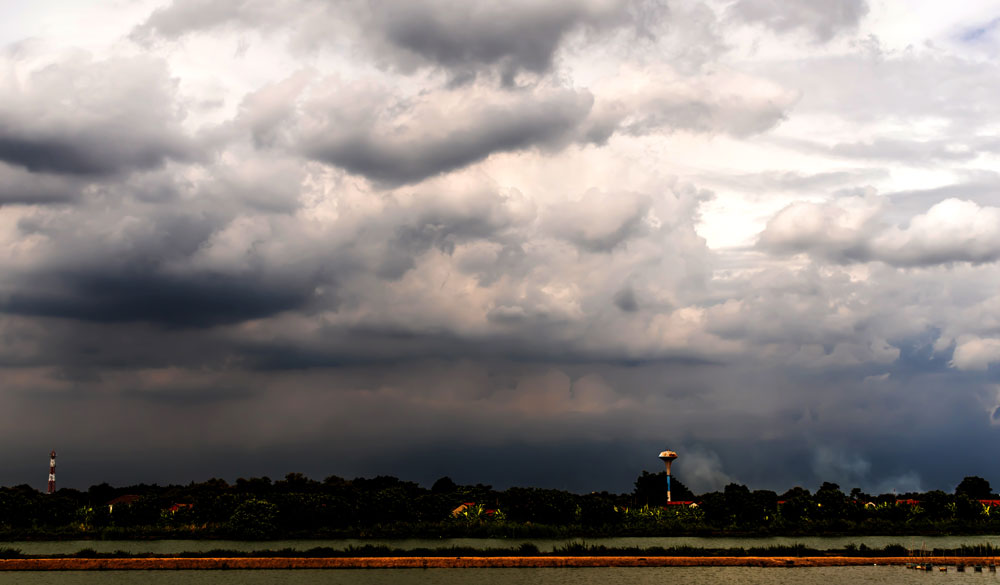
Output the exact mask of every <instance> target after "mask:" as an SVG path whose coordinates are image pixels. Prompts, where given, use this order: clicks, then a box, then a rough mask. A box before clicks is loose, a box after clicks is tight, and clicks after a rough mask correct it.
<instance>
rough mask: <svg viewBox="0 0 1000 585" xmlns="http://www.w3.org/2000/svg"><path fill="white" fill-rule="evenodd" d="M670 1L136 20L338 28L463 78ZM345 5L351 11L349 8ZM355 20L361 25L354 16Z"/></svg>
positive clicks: (366, 6) (197, 11) (163, 12)
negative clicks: (571, 35) (580, 32)
mask: <svg viewBox="0 0 1000 585" xmlns="http://www.w3.org/2000/svg"><path fill="white" fill-rule="evenodd" d="M664 12H665V9H655V10H654V9H652V7H644V6H643V5H642V4H641V3H638V2H608V1H606V0H571V1H566V2H526V1H520V0H519V1H516V2H503V3H501V2H492V1H490V2H477V3H475V4H469V3H465V2H454V1H452V0H419V1H414V2H399V1H397V0H379V1H377V2H352V1H341V2H332V3H327V2H320V1H318V0H297V1H296V0H293V1H286V2H281V3H278V4H275V3H273V2H259V1H256V0H251V1H249V2H244V1H241V2H219V3H215V4H213V6H212V8H211V9H210V10H205V9H203V7H202V6H200V5H199V4H198V3H197V2H192V1H190V0H174V1H173V2H172V3H170V4H169V5H167V6H164V7H162V8H159V9H157V10H156V11H154V12H153V13H152V14H151V15H150V16H149V18H148V19H147V20H146V21H145V22H144V23H142V24H141V25H139V26H137V27H136V28H135V29H134V30H133V33H132V36H133V38H135V39H137V40H141V41H146V42H148V41H149V40H152V39H154V38H167V39H177V38H180V37H183V36H185V35H187V34H190V33H195V32H205V31H210V30H213V29H217V28H220V27H228V28H257V29H260V30H263V31H273V30H275V29H278V28H282V27H289V28H290V29H292V30H293V31H294V32H293V34H292V43H293V44H294V45H296V46H298V47H321V46H324V45H328V44H331V43H336V42H339V39H338V36H331V31H336V32H338V33H340V35H347V36H348V37H350V38H353V40H355V41H357V42H358V43H359V44H360V45H362V46H365V47H366V48H367V50H368V51H369V53H370V54H371V55H372V56H373V57H374V58H375V59H377V60H379V61H381V62H383V63H385V64H389V65H391V66H393V67H394V68H396V69H399V70H402V71H407V72H412V71H413V70H415V69H417V68H420V67H425V66H432V67H442V68H445V69H447V70H450V71H452V73H453V74H454V75H455V76H456V77H457V78H459V79H461V78H467V77H468V76H470V75H471V76H472V77H475V75H476V73H477V72H479V71H481V70H484V69H487V70H488V69H493V70H496V71H498V72H499V73H500V74H501V75H502V76H503V77H504V78H505V79H506V80H507V82H508V83H510V82H512V81H513V79H514V77H515V76H516V75H517V73H518V72H521V71H525V72H530V73H534V74H541V73H545V72H547V71H548V70H549V69H551V68H552V66H553V61H554V59H555V56H556V53H557V51H558V50H559V48H560V45H561V44H562V42H563V41H564V39H565V38H566V37H567V36H568V35H570V34H571V33H574V32H577V31H582V32H589V33H595V32H601V31H606V30H613V29H616V28H619V27H622V26H632V27H638V26H641V25H642V24H643V23H641V22H639V19H640V18H654V19H655V18H658V17H659V16H660V15H661V14H662V13H664ZM345 15H346V16H347V18H345ZM352 25H353V26H352Z"/></svg>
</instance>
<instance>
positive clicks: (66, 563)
mask: <svg viewBox="0 0 1000 585" xmlns="http://www.w3.org/2000/svg"><path fill="white" fill-rule="evenodd" d="M915 560H916V559H913V558H912V557H611V556H607V557H605V556H590V557H577V556H572V557H570V556H565V557H548V556H547V557H346V558H301V557H300V558H295V557H257V558H247V557H232V558H223V557H216V558H177V557H143V558H117V559H81V558H32V559H4V560H0V571H116V570H183V569H187V570H191V569H197V570H209V569H251V570H258V569H459V568H460V569H472V568H482V569H487V568H586V567H850V566H865V565H869V566H870V565H906V564H908V563H912V562H914V561H915ZM919 560H920V562H921V563H925V564H926V563H931V564H934V565H942V566H943V565H966V566H973V565H983V566H988V565H991V564H995V559H994V558H993V557H923V558H921V559H919Z"/></svg>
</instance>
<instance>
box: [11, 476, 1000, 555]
mask: <svg viewBox="0 0 1000 585" xmlns="http://www.w3.org/2000/svg"><path fill="white" fill-rule="evenodd" d="M672 488H673V495H674V499H675V502H674V505H669V506H668V505H665V504H666V502H665V489H666V484H665V474H663V473H659V474H649V473H646V472H643V474H642V475H640V476H639V477H638V478H637V479H636V482H635V489H634V490H633V492H632V493H630V494H610V493H607V492H602V493H590V494H573V493H569V492H565V491H561V490H554V489H541V488H523V487H514V488H510V489H507V490H502V491H499V490H494V489H493V488H492V487H491V486H488V485H482V484H477V485H458V484H456V483H455V482H453V481H452V480H451V479H449V478H441V479H440V480H438V481H437V482H435V483H434V485H433V486H432V487H431V488H430V489H426V488H424V487H421V486H419V485H417V484H416V483H413V482H408V481H403V480H400V479H397V478H395V477H384V476H380V477H375V478H356V479H353V480H346V479H342V478H339V477H328V478H326V479H325V480H324V481H322V482H320V481H315V480H312V479H309V478H307V477H305V476H303V475H302V474H298V473H291V474H288V475H287V476H286V477H285V478H284V479H283V480H279V481H271V480H270V479H268V478H266V477H263V478H251V479H242V478H241V479H238V480H236V482H235V483H233V484H229V483H227V482H226V481H223V480H220V479H212V480H209V481H206V482H201V483H194V482H192V483H190V484H188V485H186V486H177V485H171V486H165V487H161V486H156V485H136V486H129V487H122V488H115V487H112V486H109V485H107V484H101V485H96V486H93V487H91V488H90V489H89V490H87V491H85V492H84V491H78V490H73V489H61V490H59V491H58V492H56V493H55V494H43V493H40V492H39V491H37V490H35V489H33V488H31V487H29V486H26V485H21V486H16V487H8V488H0V538H6V539H17V538H53V537H55V538H81V537H82V538H116V537H119V538H130V537H172V538H185V537H189V538H207V537H234V538H245V539H267V538H281V537H297V536H299V537H347V536H352V537H373V536H383V537H408V536H495V537H509V538H526V537H546V536H552V537H565V536H588V535H594V536H597V535H650V536H653V535H657V536H659V535H683V534H796V535H802V534H917V533H966V534H976V533H980V534H981V533H997V532H1000V507H997V508H995V507H994V504H996V503H998V502H996V501H993V500H991V498H993V497H994V496H993V494H992V489H991V487H990V485H989V482H987V481H986V480H984V479H982V478H979V477H967V478H965V479H964V480H963V481H962V482H961V483H960V484H959V485H958V486H957V487H956V489H955V492H954V493H951V494H949V493H946V492H943V491H930V492H926V493H919V494H918V493H914V494H903V495H900V496H896V495H891V494H883V495H879V496H871V495H868V494H865V493H863V492H862V491H861V490H859V489H857V488H855V489H854V490H852V491H851V492H850V493H849V494H845V493H844V492H842V491H841V489H840V486H838V485H836V484H833V483H824V484H823V485H822V486H821V487H820V488H819V489H818V490H817V491H816V492H815V493H813V492H810V491H809V490H807V489H804V488H801V487H795V488H792V489H790V490H788V491H786V492H785V493H783V494H777V493H775V492H772V491H767V490H751V489H749V488H748V487H746V486H742V485H738V484H730V485H728V486H726V487H725V489H724V490H722V491H719V492H711V493H706V494H701V495H695V494H693V493H691V491H690V490H688V489H687V488H686V487H685V486H684V485H683V484H682V483H681V482H679V481H677V480H676V479H674V481H673V485H672ZM123 496H128V497H123ZM677 500H686V501H688V502H694V503H696V505H690V503H689V504H678V502H677ZM109 504H112V505H109Z"/></svg>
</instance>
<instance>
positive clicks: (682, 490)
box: [632, 471, 695, 506]
mask: <svg viewBox="0 0 1000 585" xmlns="http://www.w3.org/2000/svg"><path fill="white" fill-rule="evenodd" d="M632 495H633V496H635V504H636V505H637V506H644V505H649V506H663V505H665V504H666V503H667V472H666V471H661V472H659V473H649V472H648V471H643V472H642V475H640V476H639V477H637V478H636V480H635V491H633V492H632ZM670 496H671V499H672V500H673V501H675V502H684V501H689V500H694V499H695V498H694V493H692V492H691V490H689V489H688V488H687V486H685V485H684V484H683V483H681V482H680V481H679V480H678V479H677V478H676V477H671V478H670Z"/></svg>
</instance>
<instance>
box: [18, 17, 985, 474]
mask: <svg viewBox="0 0 1000 585" xmlns="http://www.w3.org/2000/svg"><path fill="white" fill-rule="evenodd" d="M998 23H1000V20H998V14H997V13H996V6H995V5H992V4H990V3H986V2H976V1H972V2H961V3H957V4H956V3H940V2H930V1H920V2H917V3H916V4H914V3H913V2H898V1H887V2H874V1H871V2H869V1H866V0H830V1H827V2H815V1H812V0H789V1H786V2H772V1H767V0H726V1H722V0H720V1H705V2H701V1H697V0H678V1H670V2H666V1H663V0H651V1H646V0H624V1H611V0H558V1H541V2H540V1H535V0H532V1H528V0H514V1H508V2H498V1H494V0H481V1H476V2H462V1H457V0H456V1H452V0H407V1H402V0H399V1H397V0H373V1H360V0H285V1H275V0H240V1H237V0H225V1H215V2H210V3H205V2H201V1H195V0H172V1H164V0H134V1H128V2H122V1H119V0H94V1H90V2H69V1H66V0H40V1H38V2H32V3H30V4H29V3H11V2H7V3H2V4H0V445H2V447H0V484H4V485H12V484H20V483H29V484H31V485H33V486H36V487H38V488H39V489H41V488H43V487H44V485H45V480H46V477H47V474H48V453H49V451H50V450H51V449H55V450H56V451H57V452H58V465H59V467H58V470H57V482H58V484H59V485H60V486H66V487H77V488H85V487H87V486H89V485H91V484H95V483H100V482H103V481H108V482H111V483H114V484H118V485H127V484H134V483H139V482H148V483H152V482H157V483H168V482H179V483H187V482H189V481H192V480H198V481H200V480H205V479H208V478H210V477H221V478H224V479H227V480H229V481H233V480H235V479H236V478H237V477H249V476H263V475H268V476H270V477H272V478H278V477H282V476H284V475H285V474H286V473H288V472H293V471H297V472H302V473H305V474H307V475H308V476H310V477H313V478H315V479H322V478H324V477H326V476H330V475H338V476H342V477H348V478H351V477H355V476H374V475H379V474H381V475H395V476H398V477H402V478H405V479H410V480H414V481H419V482H421V483H423V484H424V485H426V486H429V485H430V484H431V483H432V482H433V481H434V480H435V479H436V478H438V477H440V476H443V475H448V476H451V477H452V478H453V479H454V480H455V481H456V482H458V483H477V482H482V483H488V484H492V485H494V486H495V487H497V488H504V487H507V486H511V485H537V486H548V487H557V488H562V489H569V490H573V491H579V492H588V491H592V490H611V491H629V490H631V487H632V482H633V481H634V480H635V478H636V476H637V475H639V473H641V471H642V470H644V469H645V470H650V471H659V470H660V469H662V464H661V462H660V461H659V460H658V459H657V454H658V453H659V452H660V451H662V450H664V449H671V450H675V451H677V453H678V454H679V458H678V459H677V461H676V462H675V463H674V466H673V473H674V474H675V476H676V477H678V479H680V480H681V481H683V482H684V483H685V484H686V485H688V486H690V487H691V488H692V489H693V490H695V491H698V492H703V491H708V490H712V489H717V488H721V487H722V486H724V485H726V484H727V483H729V482H733V481H735V482H739V483H744V484H747V485H749V486H751V487H753V488H758V489H764V488H766V489H774V490H779V491H783V490H784V489H787V488H789V487H791V486H794V485H803V486H806V487H809V488H811V489H814V488H816V487H818V485H819V484H820V483H821V482H822V481H833V482H836V483H838V484H839V485H840V486H841V487H842V488H843V489H844V490H845V491H847V490H849V489H850V488H852V487H861V488H863V489H865V490H866V491H870V492H889V491H892V490H893V489H895V490H897V491H899V492H905V491H909V490H918V489H919V490H926V489H938V488H939V489H945V490H948V491H951V490H953V489H954V487H955V486H956V485H957V484H958V482H959V481H961V479H962V477H964V476H966V475H979V476H982V477H984V478H986V479H988V480H990V481H992V482H993V483H994V485H996V484H1000V475H998V474H996V473H995V472H994V470H995V469H996V462H997V461H998V460H1000V440H998V439H1000V426H998V425H1000V270H998V267H997V262H998V260H1000V172H998V171H997V169H1000V156H998V153H1000V139H998V137H997V130H998V128H1000V100H998V99H997V96H998V95H1000V65H998V63H997V59H996V55H997V54H998V50H1000V24H998Z"/></svg>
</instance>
